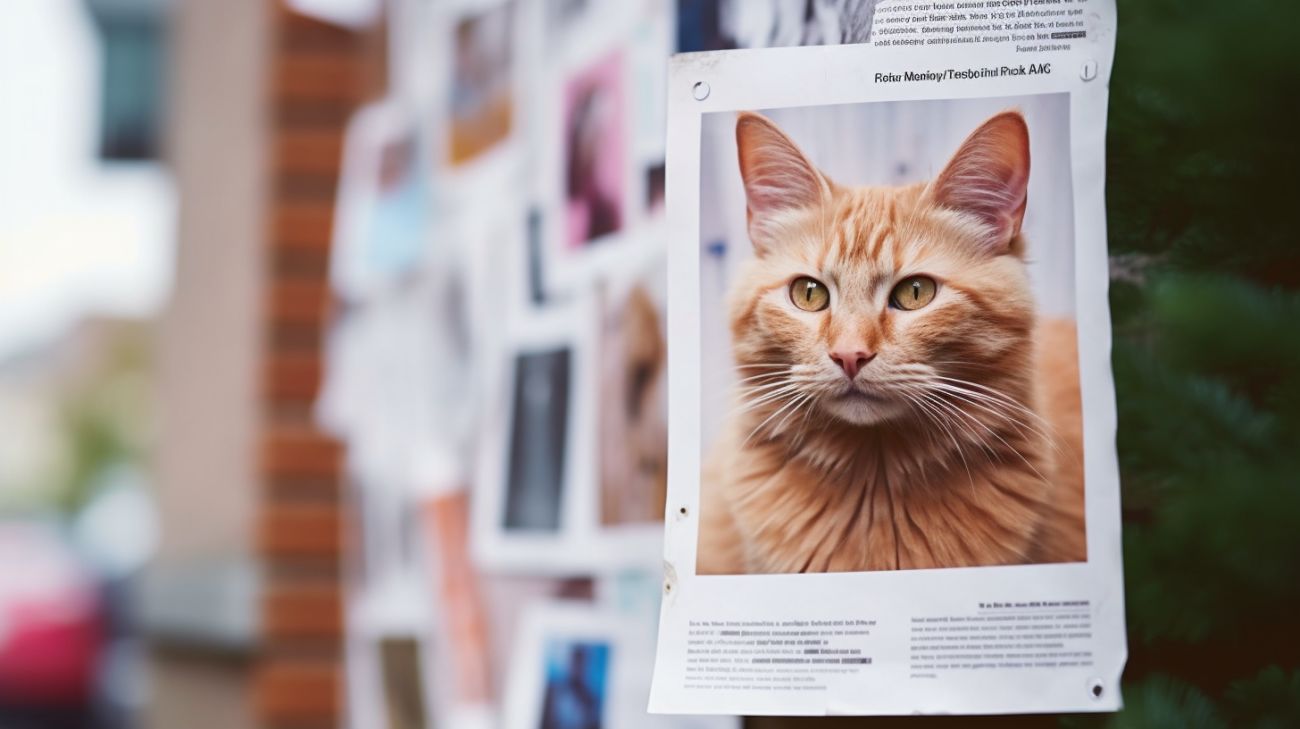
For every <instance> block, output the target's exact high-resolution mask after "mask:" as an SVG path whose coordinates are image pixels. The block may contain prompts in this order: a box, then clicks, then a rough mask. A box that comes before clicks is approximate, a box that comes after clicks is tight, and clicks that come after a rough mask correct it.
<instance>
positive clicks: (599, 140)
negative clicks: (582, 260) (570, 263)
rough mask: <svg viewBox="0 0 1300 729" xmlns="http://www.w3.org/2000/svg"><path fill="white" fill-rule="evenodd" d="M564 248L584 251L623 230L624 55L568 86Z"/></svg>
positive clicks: (593, 66) (605, 59)
mask: <svg viewBox="0 0 1300 729" xmlns="http://www.w3.org/2000/svg"><path fill="white" fill-rule="evenodd" d="M563 100H564V101H563V103H564V124H563V132H562V133H563V139H562V140H561V141H562V148H563V150H564V153H563V154H564V157H563V166H564V169H563V177H564V179H563V183H564V200H565V225H564V243H565V247H566V248H568V249H581V248H583V247H585V246H588V245H590V244H592V243H594V242H597V241H599V240H601V239H603V238H606V237H608V236H610V235H613V234H615V233H618V232H619V231H620V230H622V229H623V225H624V217H625V215H626V211H625V210H624V209H623V208H624V200H625V197H626V184H627V181H626V164H627V138H626V137H627V132H626V129H627V120H626V116H625V115H626V105H627V99H626V90H625V88H624V64H623V54H622V52H621V51H614V52H611V53H607V54H605V55H602V56H599V57H597V58H596V59H595V60H594V61H592V62H591V63H590V64H589V65H587V66H586V67H585V68H582V69H581V70H580V71H579V72H578V73H577V74H576V75H574V76H573V77H571V78H570V79H569V80H568V82H567V83H566V85H565V89H564V96H563Z"/></svg>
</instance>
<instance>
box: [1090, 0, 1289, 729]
mask: <svg viewBox="0 0 1300 729" xmlns="http://www.w3.org/2000/svg"><path fill="white" fill-rule="evenodd" d="M1118 4H1119V14H1120V29H1119V35H1118V37H1117V46H1116V60H1115V72H1114V75H1113V77H1112V85H1111V107H1110V118H1109V130H1108V134H1109V141H1108V153H1107V165H1108V177H1107V208H1108V216H1109V218H1108V225H1109V237H1110V250H1111V256H1112V273H1113V278H1114V280H1113V281H1112V287H1111V308H1112V316H1113V321H1114V325H1115V343H1114V352H1113V364H1114V371H1115V383H1116V397H1117V401H1118V405H1119V431H1118V447H1119V456H1120V465H1121V471H1122V482H1123V489H1124V510H1125V512H1124V513H1125V525H1124V529H1125V534H1124V553H1125V579H1126V583H1127V588H1126V589H1127V601H1128V613H1129V614H1128V624H1129V632H1130V654H1131V662H1130V670H1129V672H1128V674H1127V675H1126V679H1127V682H1126V686H1125V700H1126V708H1125V710H1124V711H1123V712H1121V713H1119V714H1116V715H1114V716H1111V717H1091V718H1086V719H1085V718H1081V717H1074V718H1071V719H1067V720H1066V723H1070V724H1075V725H1096V724H1098V723H1102V724H1105V725H1106V726H1110V727H1115V728H1117V729H1119V728H1127V727H1229V726H1231V727H1239V726H1240V727H1259V728H1260V729H1272V728H1274V727H1295V726H1300V671H1297V670H1296V668H1297V667H1298V666H1300V654H1298V650H1297V647H1296V646H1297V645H1298V644H1300V641H1297V640H1295V639H1294V638H1290V637H1288V636H1290V635H1292V634H1294V627H1293V623H1294V619H1295V617H1294V616H1295V615H1296V614H1297V613H1300V528H1297V522H1298V520H1300V337H1298V336H1297V334H1298V333H1300V290H1298V289H1300V235H1297V233H1296V232H1295V231H1296V230H1297V228H1298V227H1300V220H1297V217H1298V216H1300V207H1297V205H1296V202H1295V201H1296V200H1300V175H1297V173H1296V170H1297V169H1300V144H1297V143H1296V142H1295V139H1294V136H1295V129H1296V116H1297V112H1298V111H1300V105H1297V104H1296V102H1295V99H1296V98H1300V70H1298V69H1300V43H1297V42H1296V40H1295V28H1296V27H1297V25H1300V22H1298V21H1300V5H1297V4H1295V3H1274V2H1267V1H1266V0H1239V1H1238V2H1231V3H1229V2H1222V1H1221V0H1118ZM1261 636H1264V637H1263V638H1262V639H1261ZM1192 655H1194V656H1196V657H1197V658H1196V660H1194V661H1193V660H1186V659H1185V657H1186V656H1192ZM1170 656H1179V658H1171V657H1170Z"/></svg>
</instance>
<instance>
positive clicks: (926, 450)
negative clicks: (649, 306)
mask: <svg viewBox="0 0 1300 729" xmlns="http://www.w3.org/2000/svg"><path fill="white" fill-rule="evenodd" d="M1086 4H1087V7H1088V13H1087V14H1086V15H1085V14H1084V13H1083V11H1082V10H1080V9H1079V8H1072V7H1069V6H1068V5H1062V6H1060V7H1052V6H1044V7H1040V8H1039V9H1038V10H1036V11H1034V12H1035V15H1033V16H1026V15H1022V14H1017V15H1015V16H1014V17H1013V16H1011V15H1010V13H1006V12H1004V11H1000V10H999V11H993V10H989V12H988V13H984V12H978V13H977V12H971V16H974V15H980V16H981V18H980V19H978V20H977V19H974V18H973V17H968V16H967V11H969V9H964V10H963V11H962V12H939V11H942V10H943V8H940V7H939V6H937V5H936V6H935V7H934V9H933V10H934V12H930V13H928V14H927V15H926V18H925V21H924V23H923V24H922V23H921V21H918V20H917V19H916V15H915V14H914V13H912V12H910V10H908V9H905V8H903V7H896V6H895V5H894V4H892V3H881V4H880V5H879V6H877V7H875V9H874V11H875V13H874V22H875V24H876V28H877V33H876V35H875V36H873V39H872V41H871V42H870V43H857V44H846V45H841V46H835V47H817V48H780V49H764V50H748V51H721V52H714V53H708V54H688V55H682V56H679V57H677V58H676V59H675V60H674V62H673V65H672V67H671V70H670V79H669V86H668V88H669V90H670V93H669V133H668V144H669V155H668V159H669V167H670V169H669V170H668V181H669V184H670V185H671V186H672V187H671V188H670V190H669V194H668V199H669V201H670V203H669V205H670V209H669V211H668V226H669V240H670V241H672V245H671V246H670V249H669V276H668V282H669V287H668V292H667V293H668V295H667V301H668V302H669V325H668V333H669V334H668V340H669V341H670V342H672V347H671V349H670V350H669V353H668V363H669V371H668V375H669V378H668V382H669V388H670V391H669V403H670V408H669V414H670V415H669V431H668V433H669V452H670V454H671V460H670V461H669V464H668V494H667V508H666V510H665V513H666V518H667V524H666V528H665V551H664V563H665V581H664V584H663V603H662V609H661V621H660V631H659V644H658V653H657V660H656V670H655V680H654V688H653V693H652V696H651V703H650V706H651V709H652V710H653V711H656V712H664V713H674V714H676V713H687V714H690V713H723V714H731V713H743V714H790V715H826V714H861V715H871V714H917V713H921V714H931V713H933V714H960V713H971V714H985V713H994V714H1001V713H1047V712H1065V711H1069V712H1082V711H1093V712H1100V711H1114V710H1117V709H1118V708H1119V707H1120V706H1121V703H1122V702H1121V699H1120V695H1119V685H1120V684H1119V682H1120V674H1121V672H1122V670H1123V667H1124V663H1125V660H1126V644H1125V632H1124V599H1123V571H1122V560H1121V549H1120V542H1121V540H1120V526H1119V476H1118V464H1117V459H1116V453H1115V448H1114V436H1115V432H1114V428H1115V407H1114V398H1113V391H1114V389H1113V383H1112V378H1111V371H1110V361H1109V356H1108V342H1109V336H1110V328H1109V320H1108V316H1109V315H1108V310H1107V307H1106V289H1107V285H1108V275H1107V271H1108V268H1107V255H1106V235H1105V220H1106V215H1105V207H1104V203H1103V199H1104V197H1103V186H1104V176H1103V172H1102V168H1101V165H1100V160H1101V159H1103V158H1104V137H1105V134H1104V132H1105V126H1106V112H1107V93H1108V92H1107V78H1108V74H1109V70H1110V63H1111V58H1112V52H1113V46H1112V43H1111V39H1113V37H1114V31H1115V7H1114V3H1113V2H1111V1H1110V0H1092V1H1091V2H1088V3H1086ZM778 5H779V4H778ZM760 6H764V4H763V3H755V4H754V5H753V6H752V7H760ZM830 6H838V7H847V5H845V4H842V3H841V4H836V3H829V4H828V3H809V4H808V7H809V8H813V7H830ZM746 7H751V6H749V5H746ZM998 7H1000V6H998ZM985 15H988V16H989V17H988V20H989V22H991V23H995V24H996V25H997V29H999V31H1000V32H996V33H995V32H991V31H990V30H989V29H986V28H985V23H984V22H983V18H984V16H985ZM993 15H997V18H996V19H994V18H993ZM815 17H816V14H815V13H813V14H811V15H809V16H808V17H807V19H808V20H810V21H811V19H813V18H815ZM1030 17H1032V18H1040V19H1037V20H1035V19H1026V18H1030ZM1013 21H1014V22H1013ZM1038 26H1041V28H1040V29H1039V30H1041V32H1038V33H1035V34H1028V33H1016V32H1009V31H1012V30H1015V29H1017V28H1020V29H1022V30H1026V31H1028V30H1029V29H1032V28H1037V27H1038ZM726 27H736V26H726ZM991 27H992V26H990V28H991ZM1085 394H1086V395H1087V396H1086V397H1085Z"/></svg>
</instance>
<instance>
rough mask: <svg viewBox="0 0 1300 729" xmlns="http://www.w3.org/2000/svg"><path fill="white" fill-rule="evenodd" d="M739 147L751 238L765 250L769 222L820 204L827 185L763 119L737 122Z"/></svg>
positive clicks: (747, 118)
mask: <svg viewBox="0 0 1300 729" xmlns="http://www.w3.org/2000/svg"><path fill="white" fill-rule="evenodd" d="M736 146H737V151H738V152H739V156H740V176H741V178H742V179H743V180H744V183H745V200H746V203H747V206H748V212H749V222H750V237H751V238H754V243H755V244H756V245H759V246H762V245H765V243H764V242H763V241H762V239H763V237H764V234H763V227H764V225H765V223H766V222H767V218H768V217H769V216H771V215H772V214H774V213H777V212H779V211H783V210H790V209H798V208H804V207H809V206H812V205H816V204H818V203H819V202H821V199H822V194H823V187H824V183H823V182H822V179H821V177H820V173H818V172H817V171H816V169H814V168H813V166H812V164H811V163H810V162H809V161H808V160H807V158H805V157H804V156H803V153H802V152H800V151H799V148H798V147H796V146H795V144H794V142H792V141H790V138H789V137H787V136H785V134H783V133H782V132H781V130H780V129H778V128H777V127H776V125H774V124H773V123H772V122H770V121H768V120H767V119H766V118H764V117H762V116H759V115H757V114H752V113H742V114H741V116H740V119H739V120H738V121H737V122H736Z"/></svg>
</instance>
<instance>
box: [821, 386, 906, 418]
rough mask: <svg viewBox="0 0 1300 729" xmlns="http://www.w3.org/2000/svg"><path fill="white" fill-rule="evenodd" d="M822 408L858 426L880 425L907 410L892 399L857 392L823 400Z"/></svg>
mask: <svg viewBox="0 0 1300 729" xmlns="http://www.w3.org/2000/svg"><path fill="white" fill-rule="evenodd" d="M821 408H822V409H823V410H825V411H826V412H827V413H828V414H830V415H831V416H833V417H835V418H836V419H838V420H842V421H844V422H845V423H847V424H849V425H858V426H865V425H879V424H880V423H884V422H886V421H888V420H892V419H894V418H897V417H898V416H900V415H903V414H904V413H905V412H906V410H907V407H906V405H904V404H903V403H901V402H898V401H895V400H894V399H892V398H885V397H879V396H876V395H867V394H865V393H862V392H857V391H853V392H849V393H846V394H844V395H838V396H835V397H831V398H826V399H824V400H822V402H821Z"/></svg>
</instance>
